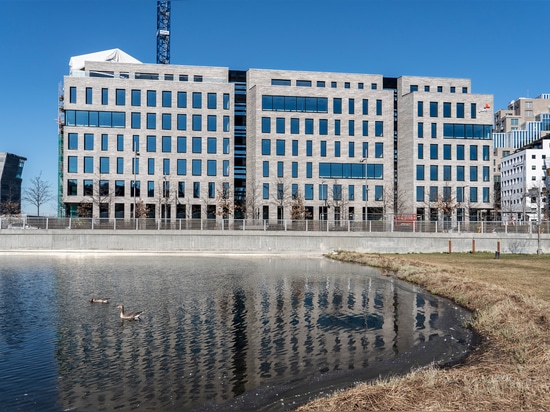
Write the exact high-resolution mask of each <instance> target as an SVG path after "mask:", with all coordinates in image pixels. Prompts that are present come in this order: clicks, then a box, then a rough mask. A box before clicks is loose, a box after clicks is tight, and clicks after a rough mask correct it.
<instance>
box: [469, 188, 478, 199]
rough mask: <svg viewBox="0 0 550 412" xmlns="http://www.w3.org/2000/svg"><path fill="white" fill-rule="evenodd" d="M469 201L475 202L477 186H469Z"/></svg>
mask: <svg viewBox="0 0 550 412" xmlns="http://www.w3.org/2000/svg"><path fill="white" fill-rule="evenodd" d="M470 201H471V202H477V187H471V188H470Z"/></svg>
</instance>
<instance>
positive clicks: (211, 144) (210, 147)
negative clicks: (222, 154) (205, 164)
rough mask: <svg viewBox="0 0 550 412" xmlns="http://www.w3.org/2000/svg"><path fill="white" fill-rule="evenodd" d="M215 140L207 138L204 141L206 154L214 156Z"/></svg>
mask: <svg viewBox="0 0 550 412" xmlns="http://www.w3.org/2000/svg"><path fill="white" fill-rule="evenodd" d="M216 143H217V139H216V138H215V137H209V138H207V139H206V153H210V154H216V146H217V144H216Z"/></svg>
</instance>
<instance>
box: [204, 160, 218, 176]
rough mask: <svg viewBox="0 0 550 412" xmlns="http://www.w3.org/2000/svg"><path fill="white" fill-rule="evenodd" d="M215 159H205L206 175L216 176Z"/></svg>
mask: <svg viewBox="0 0 550 412" xmlns="http://www.w3.org/2000/svg"><path fill="white" fill-rule="evenodd" d="M216 163H217V162H216V160H207V161H206V175H207V176H216V168H217V164H216Z"/></svg>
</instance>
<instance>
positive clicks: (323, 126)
mask: <svg viewBox="0 0 550 412" xmlns="http://www.w3.org/2000/svg"><path fill="white" fill-rule="evenodd" d="M319 134H320V135H328V120H327V119H319Z"/></svg>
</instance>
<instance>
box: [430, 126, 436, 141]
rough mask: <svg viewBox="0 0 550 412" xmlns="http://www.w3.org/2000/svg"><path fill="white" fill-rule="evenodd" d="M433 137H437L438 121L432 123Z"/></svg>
mask: <svg viewBox="0 0 550 412" xmlns="http://www.w3.org/2000/svg"><path fill="white" fill-rule="evenodd" d="M431 127H432V139H435V138H437V123H432V126H431Z"/></svg>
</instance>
